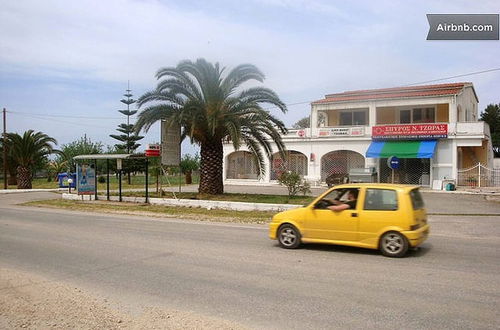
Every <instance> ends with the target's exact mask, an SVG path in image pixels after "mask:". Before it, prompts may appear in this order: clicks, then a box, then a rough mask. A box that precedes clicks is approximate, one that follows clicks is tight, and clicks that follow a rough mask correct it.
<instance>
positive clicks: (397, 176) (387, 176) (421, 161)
mask: <svg viewBox="0 0 500 330" xmlns="http://www.w3.org/2000/svg"><path fill="white" fill-rule="evenodd" d="M400 161H401V166H400V168H399V169H397V170H394V183H403V184H415V185H422V186H430V177H431V176H430V174H431V160H430V158H401V159H400ZM379 173H380V174H379V175H380V176H379V180H380V182H383V183H391V181H392V170H391V169H390V168H389V167H388V166H387V158H380V159H379Z"/></svg>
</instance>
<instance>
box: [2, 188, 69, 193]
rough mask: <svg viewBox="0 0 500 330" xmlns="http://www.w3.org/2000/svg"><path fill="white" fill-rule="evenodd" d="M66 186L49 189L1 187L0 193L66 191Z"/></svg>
mask: <svg viewBox="0 0 500 330" xmlns="http://www.w3.org/2000/svg"><path fill="white" fill-rule="evenodd" d="M67 190H68V188H51V189H7V190H6V189H3V190H0V194H19V193H29V192H47V191H55V192H59V191H67Z"/></svg>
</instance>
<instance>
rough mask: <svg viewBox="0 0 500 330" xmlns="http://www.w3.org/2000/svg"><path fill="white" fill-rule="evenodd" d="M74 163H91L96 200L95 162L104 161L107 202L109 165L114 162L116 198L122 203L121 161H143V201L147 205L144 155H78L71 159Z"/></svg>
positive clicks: (107, 196)
mask: <svg viewBox="0 0 500 330" xmlns="http://www.w3.org/2000/svg"><path fill="white" fill-rule="evenodd" d="M73 159H74V160H75V161H77V162H78V161H92V162H93V164H94V168H95V171H96V180H95V187H94V188H95V192H94V199H95V200H97V183H98V180H97V161H98V160H106V198H107V200H108V201H109V200H110V198H109V165H110V161H111V160H115V161H116V164H117V170H118V196H119V201H120V202H121V201H122V169H121V167H122V166H121V164H122V161H123V160H132V159H144V172H145V184H144V186H145V200H146V203H149V194H148V167H149V161H148V158H147V157H145V156H144V155H133V154H93V155H78V156H75V157H73Z"/></svg>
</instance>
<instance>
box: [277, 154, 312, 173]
mask: <svg viewBox="0 0 500 330" xmlns="http://www.w3.org/2000/svg"><path fill="white" fill-rule="evenodd" d="M284 171H292V172H295V173H297V174H300V175H301V176H306V175H307V157H306V155H304V154H303V153H300V152H298V151H287V152H286V154H285V158H284V159H283V158H282V157H281V155H280V153H275V154H274V155H273V157H272V160H271V180H278V178H279V177H280V175H281V174H282V173H283V172H284Z"/></svg>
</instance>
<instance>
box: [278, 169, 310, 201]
mask: <svg viewBox="0 0 500 330" xmlns="http://www.w3.org/2000/svg"><path fill="white" fill-rule="evenodd" d="M278 182H279V184H280V185H282V186H285V187H287V189H288V196H289V197H292V196H295V195H297V193H299V192H301V193H302V194H303V195H304V196H305V195H306V194H308V193H310V192H311V185H310V184H309V182H307V181H305V180H304V179H302V177H301V176H300V175H299V174H297V173H295V172H291V171H286V172H283V173H282V174H281V175H280V176H279V178H278Z"/></svg>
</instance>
